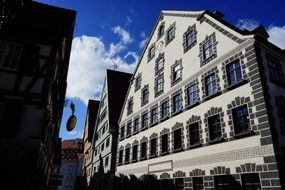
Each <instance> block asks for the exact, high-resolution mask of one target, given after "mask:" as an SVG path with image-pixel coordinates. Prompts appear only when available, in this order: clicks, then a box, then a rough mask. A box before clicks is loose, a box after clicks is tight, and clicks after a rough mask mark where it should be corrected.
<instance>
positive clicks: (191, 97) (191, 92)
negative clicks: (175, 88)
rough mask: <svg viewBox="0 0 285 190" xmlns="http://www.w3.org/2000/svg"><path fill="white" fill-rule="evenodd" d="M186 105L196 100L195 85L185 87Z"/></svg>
mask: <svg viewBox="0 0 285 190" xmlns="http://www.w3.org/2000/svg"><path fill="white" fill-rule="evenodd" d="M186 93H187V105H188V106H191V105H193V104H195V103H196V102H197V85H196V84H194V85H191V86H189V87H188V88H187V89H186Z"/></svg>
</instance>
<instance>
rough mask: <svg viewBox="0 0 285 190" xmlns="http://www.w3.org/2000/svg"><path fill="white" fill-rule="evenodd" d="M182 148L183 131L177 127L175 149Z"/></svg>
mask: <svg viewBox="0 0 285 190" xmlns="http://www.w3.org/2000/svg"><path fill="white" fill-rule="evenodd" d="M181 149H182V131H181V129H176V130H175V131H174V151H176V150H181Z"/></svg>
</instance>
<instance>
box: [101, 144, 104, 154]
mask: <svg viewBox="0 0 285 190" xmlns="http://www.w3.org/2000/svg"><path fill="white" fill-rule="evenodd" d="M103 150H104V143H102V145H101V152H102V151H103Z"/></svg>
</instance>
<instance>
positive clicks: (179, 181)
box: [174, 178, 184, 190]
mask: <svg viewBox="0 0 285 190" xmlns="http://www.w3.org/2000/svg"><path fill="white" fill-rule="evenodd" d="M174 182H175V190H183V189H184V180H183V178H175V180H174Z"/></svg>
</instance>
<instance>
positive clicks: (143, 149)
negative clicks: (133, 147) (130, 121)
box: [141, 142, 146, 160]
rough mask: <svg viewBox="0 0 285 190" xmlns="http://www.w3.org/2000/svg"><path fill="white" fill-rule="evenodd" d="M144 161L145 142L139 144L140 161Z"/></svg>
mask: <svg viewBox="0 0 285 190" xmlns="http://www.w3.org/2000/svg"><path fill="white" fill-rule="evenodd" d="M144 159H146V142H142V143H141V160H144Z"/></svg>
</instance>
